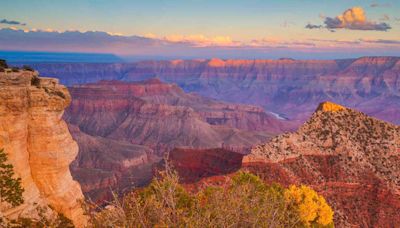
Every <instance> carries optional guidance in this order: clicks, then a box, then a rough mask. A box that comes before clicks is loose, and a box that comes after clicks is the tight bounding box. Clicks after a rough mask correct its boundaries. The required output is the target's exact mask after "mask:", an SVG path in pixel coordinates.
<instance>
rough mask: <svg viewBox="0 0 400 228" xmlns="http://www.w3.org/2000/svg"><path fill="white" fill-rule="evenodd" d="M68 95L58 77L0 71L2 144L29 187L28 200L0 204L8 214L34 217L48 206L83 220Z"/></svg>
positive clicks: (0, 139)
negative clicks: (12, 205)
mask: <svg viewBox="0 0 400 228" xmlns="http://www.w3.org/2000/svg"><path fill="white" fill-rule="evenodd" d="M70 101H71V99H70V95H69V93H68V90H67V88H66V87H64V86H63V85H60V84H59V83H58V80H57V79H52V78H43V77H38V73H37V72H32V71H22V70H20V71H18V72H12V71H11V70H10V69H6V70H5V72H0V148H4V150H5V152H6V153H7V154H8V160H9V162H10V163H11V164H12V165H13V166H14V170H15V173H16V176H18V177H20V178H21V181H22V187H23V188H24V189H25V191H24V193H23V198H24V201H25V202H24V204H22V205H21V206H18V207H16V208H10V207H8V206H7V205H2V206H1V208H2V212H3V214H4V215H6V216H7V217H11V218H16V217H18V216H23V217H32V216H33V217H34V216H36V215H37V213H38V210H40V209H39V207H47V206H49V207H50V208H52V209H54V210H55V211H57V212H59V213H63V214H64V215H65V216H66V217H68V218H70V219H72V220H73V221H74V223H75V225H77V226H78V227H79V226H82V225H83V224H85V221H86V220H85V217H84V216H83V210H82V208H81V205H80V202H79V200H82V199H83V195H82V191H81V189H80V186H79V184H78V183H77V182H75V181H73V179H72V177H71V173H70V171H69V164H70V163H71V162H72V161H73V160H74V159H75V156H76V155H77V153H78V147H77V144H76V143H75V141H73V139H72V137H71V135H70V133H69V131H68V128H67V125H66V123H65V122H64V121H63V120H62V115H63V112H64V109H65V108H66V107H67V105H68V104H69V103H70Z"/></svg>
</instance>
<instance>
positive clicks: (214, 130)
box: [64, 79, 291, 202]
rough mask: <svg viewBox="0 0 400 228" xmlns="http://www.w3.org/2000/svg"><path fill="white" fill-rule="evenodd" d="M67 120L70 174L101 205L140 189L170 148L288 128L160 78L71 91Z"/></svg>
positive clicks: (251, 109) (256, 138)
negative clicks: (73, 155) (73, 154)
mask: <svg viewBox="0 0 400 228" xmlns="http://www.w3.org/2000/svg"><path fill="white" fill-rule="evenodd" d="M69 90H70V93H71V96H72V102H71V105H70V106H69V107H68V108H67V110H66V112H65V115H64V119H65V120H66V122H67V123H68V125H69V129H70V131H71V134H72V135H73V137H74V139H75V140H76V141H77V143H78V145H79V154H78V156H77V159H76V160H75V161H74V162H73V164H72V165H71V171H72V174H73V176H74V178H75V179H76V180H78V181H79V183H80V184H81V186H82V190H83V192H84V193H85V195H86V196H87V197H89V198H91V199H92V200H95V201H97V202H101V201H103V200H104V199H107V198H109V197H111V191H110V190H111V189H112V190H114V191H116V192H121V191H124V190H130V189H132V188H133V187H134V186H136V187H138V186H142V185H144V184H146V183H148V181H150V180H151V177H152V164H153V163H155V162H158V161H159V160H160V159H161V158H162V157H163V156H164V154H165V153H166V152H169V151H171V150H173V149H174V148H188V149H189V148H197V149H199V148H203V149H206V148H217V147H229V148H234V149H235V150H238V151H242V152H245V151H248V150H249V148H250V147H252V146H253V145H256V144H259V143H262V142H265V141H267V140H268V139H270V138H271V137H272V136H274V135H276V134H278V133H280V132H283V131H287V130H289V129H290V126H291V123H286V122H287V121H285V120H279V119H277V118H276V117H275V116H274V115H272V114H269V113H267V112H265V111H264V110H263V109H262V108H260V107H257V106H252V105H240V104H232V103H226V102H220V101H217V100H214V99H211V98H206V97H202V96H199V95H196V94H192V93H185V92H184V91H183V90H182V89H181V88H179V87H178V86H177V85H176V84H171V83H163V82H161V81H160V80H158V79H149V80H145V81H140V82H121V81H115V80H114V81H100V82H97V83H89V84H84V85H76V86H72V87H70V88H69Z"/></svg>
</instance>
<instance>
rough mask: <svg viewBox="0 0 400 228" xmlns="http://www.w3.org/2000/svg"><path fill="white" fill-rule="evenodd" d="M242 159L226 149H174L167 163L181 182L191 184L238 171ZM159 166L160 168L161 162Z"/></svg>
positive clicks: (239, 155) (236, 153) (240, 155)
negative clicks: (176, 173)
mask: <svg viewBox="0 0 400 228" xmlns="http://www.w3.org/2000/svg"><path fill="white" fill-rule="evenodd" d="M242 158H243V154H241V153H238V152H235V151H233V150H232V149H227V148H226V149H225V148H214V149H203V150H201V149H183V148H176V149H174V150H172V151H171V152H170V153H169V156H168V162H169V165H170V167H172V168H173V169H174V170H176V171H177V172H178V174H179V177H180V178H181V179H180V180H181V181H182V182H184V183H193V182H196V181H199V180H200V179H202V178H205V177H209V176H215V175H221V174H228V173H231V172H234V171H237V170H239V169H240V167H241V164H242ZM160 165H161V167H162V166H163V162H161V163H160Z"/></svg>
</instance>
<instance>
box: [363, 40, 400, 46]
mask: <svg viewBox="0 0 400 228" xmlns="http://www.w3.org/2000/svg"><path fill="white" fill-rule="evenodd" d="M360 41H361V42H365V43H373V44H392V45H400V40H384V39H377V40H373V39H360Z"/></svg>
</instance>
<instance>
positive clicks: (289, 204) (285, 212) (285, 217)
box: [88, 170, 333, 227]
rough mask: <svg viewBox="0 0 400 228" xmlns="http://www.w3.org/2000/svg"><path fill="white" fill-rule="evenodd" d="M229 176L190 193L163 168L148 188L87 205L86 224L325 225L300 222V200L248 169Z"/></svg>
mask: <svg viewBox="0 0 400 228" xmlns="http://www.w3.org/2000/svg"><path fill="white" fill-rule="evenodd" d="M228 180H229V181H227V182H226V184H224V185H222V186H214V185H211V186H208V187H205V188H202V189H201V190H199V191H198V192H196V193H194V192H189V191H187V190H186V189H185V188H184V187H183V186H182V185H181V184H179V181H178V176H177V174H176V173H175V172H173V171H168V170H167V171H164V172H162V173H161V174H160V177H159V178H157V179H155V180H153V182H152V183H151V184H150V185H149V186H148V187H145V188H143V189H138V190H136V191H133V192H132V193H129V194H127V195H126V196H124V197H123V198H122V199H118V198H117V197H115V200H114V202H113V203H112V204H111V205H110V206H108V207H107V208H106V209H103V210H98V209H99V207H97V206H96V205H93V204H92V205H89V206H91V208H92V209H97V210H90V208H89V209H88V214H89V216H90V224H91V226H92V227H309V226H313V227H324V225H323V224H319V223H318V221H319V220H318V219H315V221H314V220H313V223H310V222H309V220H307V221H305V220H303V217H302V214H301V213H300V211H299V210H298V208H299V207H303V206H301V205H304V203H303V204H302V202H297V201H293V200H291V199H292V198H290V197H289V196H290V193H291V191H289V189H285V188H283V187H281V186H280V185H276V184H274V185H267V184H266V183H264V182H263V181H262V180H261V179H260V178H259V177H257V176H255V175H253V174H250V173H247V172H238V173H236V174H235V175H233V176H232V178H230V179H228ZM293 191H294V190H293ZM288 192H289V193H288ZM314 193H315V192H314ZM315 194H316V193H315ZM318 197H321V196H318ZM321 198H322V197H321ZM328 207H329V206H328ZM329 209H330V208H329ZM328 217H329V216H328ZM323 222H324V224H326V222H331V221H328V219H324V220H323ZM331 224H332V226H333V223H331ZM320 225H321V226H320Z"/></svg>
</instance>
